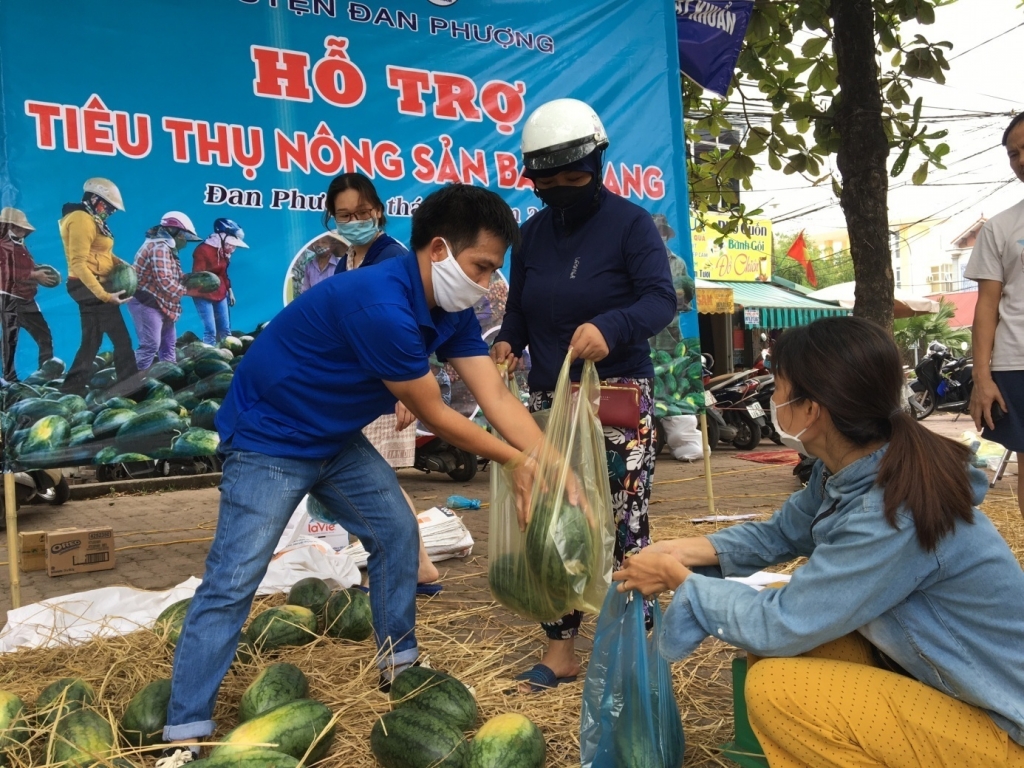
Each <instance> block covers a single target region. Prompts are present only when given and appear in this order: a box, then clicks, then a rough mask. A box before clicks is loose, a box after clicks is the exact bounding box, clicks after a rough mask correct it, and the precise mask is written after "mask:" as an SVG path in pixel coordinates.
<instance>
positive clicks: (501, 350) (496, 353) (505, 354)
mask: <svg viewBox="0 0 1024 768" xmlns="http://www.w3.org/2000/svg"><path fill="white" fill-rule="evenodd" d="M491 360H493V361H494V362H495V364H496V365H501V364H502V363H504V364H505V365H506V367H507V370H508V372H509V373H514V372H515V370H516V368H517V367H518V366H519V358H518V357H516V356H515V355H513V354H512V345H511V344H509V343H508V342H507V341H499V342H498V343H497V344H495V345H494V346H493V347H491Z"/></svg>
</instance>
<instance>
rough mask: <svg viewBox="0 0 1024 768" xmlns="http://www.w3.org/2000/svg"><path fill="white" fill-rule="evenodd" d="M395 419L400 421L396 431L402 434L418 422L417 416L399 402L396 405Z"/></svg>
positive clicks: (396, 425)
mask: <svg viewBox="0 0 1024 768" xmlns="http://www.w3.org/2000/svg"><path fill="white" fill-rule="evenodd" d="M395 418H396V419H398V423H397V424H395V429H396V430H397V431H399V432H401V431H402V430H403V429H406V428H408V427H409V426H410V425H411V424H412V423H413V422H415V421H416V414H414V413H413V412H412V411H410V410H409V409H408V408H406V407H405V405H403V404H402V402H401V401H399V402H398V403H396V404H395Z"/></svg>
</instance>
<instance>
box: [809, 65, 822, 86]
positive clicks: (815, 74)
mask: <svg viewBox="0 0 1024 768" xmlns="http://www.w3.org/2000/svg"><path fill="white" fill-rule="evenodd" d="M821 71H822V64H821V62H820V61H819V62H818V63H817V64H815V65H814V67H813V68H812V69H811V74H810V75H808V76H807V89H808V90H809V91H811V92H812V93H813V92H814V91H817V90H820V89H821Z"/></svg>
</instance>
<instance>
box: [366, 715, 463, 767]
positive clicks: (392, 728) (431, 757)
mask: <svg viewBox="0 0 1024 768" xmlns="http://www.w3.org/2000/svg"><path fill="white" fill-rule="evenodd" d="M370 751H371V752H373V756H374V757H376V758H377V760H378V762H380V764H381V765H382V766H384V768H466V766H467V763H468V759H469V747H468V746H467V744H466V739H465V737H464V736H463V735H462V732H461V731H459V730H458V729H457V728H454V727H452V726H451V725H449V724H448V723H446V722H445V721H444V720H442V719H441V718H438V717H435V716H433V715H432V714H430V713H429V712H425V711H423V710H421V709H415V708H413V707H404V708H402V709H396V710H395V711H394V712H389V713H388V714H386V715H384V716H383V717H381V718H380V719H379V720H378V721H377V722H375V723H374V724H373V728H372V730H371V731H370Z"/></svg>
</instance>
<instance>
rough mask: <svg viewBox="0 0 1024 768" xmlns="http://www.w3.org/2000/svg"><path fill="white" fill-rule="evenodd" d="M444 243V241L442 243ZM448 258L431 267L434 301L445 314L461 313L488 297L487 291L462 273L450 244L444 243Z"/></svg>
mask: <svg viewBox="0 0 1024 768" xmlns="http://www.w3.org/2000/svg"><path fill="white" fill-rule="evenodd" d="M442 242H444V241H442ZM444 247H445V249H446V250H447V251H448V258H446V259H444V260H443V261H435V262H433V263H431V265H430V280H431V282H432V283H433V285H434V301H436V302H437V306H439V307H440V308H441V309H443V310H444V311H445V312H461V311H462V310H464V309H469V308H470V307H472V306H473V305H474V304H476V303H477V302H478V301H480V299H482V298H483V297H484V296H486V295H487V289H486V288H484V287H483V286H482V285H477V284H476V283H474V282H473V281H472V280H470V279H469V276H468V275H467V274H466V273H465V272H463V271H462V267H461V266H460V265H459V262H457V261H456V260H455V256H453V255H452V249H451V247H449V245H448V243H447V242H445V243H444Z"/></svg>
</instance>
